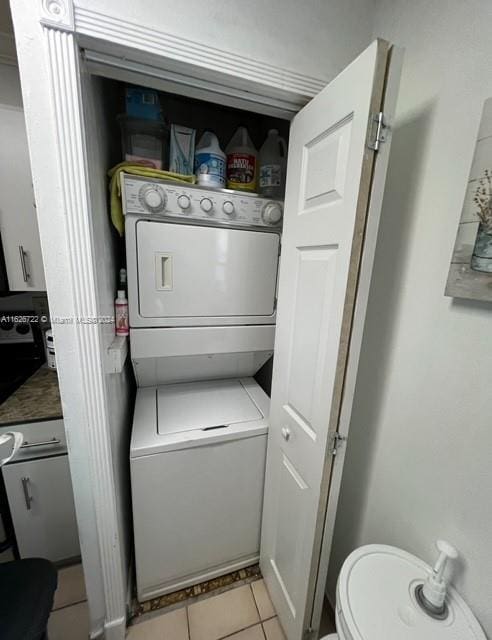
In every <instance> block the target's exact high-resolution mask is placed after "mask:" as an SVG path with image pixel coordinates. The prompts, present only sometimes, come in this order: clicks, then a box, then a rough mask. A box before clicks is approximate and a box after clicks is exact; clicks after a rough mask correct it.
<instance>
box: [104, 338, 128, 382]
mask: <svg viewBox="0 0 492 640" xmlns="http://www.w3.org/2000/svg"><path fill="white" fill-rule="evenodd" d="M127 355H128V336H115V337H114V338H113V342H112V343H111V344H110V345H109V347H108V357H107V367H106V371H107V373H121V372H122V371H123V367H124V366H125V361H126V357H127Z"/></svg>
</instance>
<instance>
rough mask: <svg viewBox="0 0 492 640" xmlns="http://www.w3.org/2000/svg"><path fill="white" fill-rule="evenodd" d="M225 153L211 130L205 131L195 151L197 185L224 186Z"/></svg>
mask: <svg viewBox="0 0 492 640" xmlns="http://www.w3.org/2000/svg"><path fill="white" fill-rule="evenodd" d="M225 168H226V155H225V153H224V152H223V151H222V149H221V148H220V144H219V140H218V139H217V136H216V135H215V133H213V132H212V131H205V133H204V134H203V135H202V137H201V138H200V141H199V143H198V144H197V147H196V152H195V174H196V178H197V182H198V184H199V185H202V186H204V187H218V188H219V189H221V188H223V187H225V183H226V171H225Z"/></svg>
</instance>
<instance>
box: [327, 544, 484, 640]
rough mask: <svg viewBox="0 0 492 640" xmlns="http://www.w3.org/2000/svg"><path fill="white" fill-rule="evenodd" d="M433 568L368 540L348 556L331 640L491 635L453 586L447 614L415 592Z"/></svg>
mask: <svg viewBox="0 0 492 640" xmlns="http://www.w3.org/2000/svg"><path fill="white" fill-rule="evenodd" d="M431 574H432V568H431V567H430V566H429V565H428V564H426V563H425V562H423V561H422V560H420V559H419V558H417V557H416V556H413V555H411V554H410V553H407V552H405V551H402V550H401V549H398V548H396V547H390V546H386V545H368V546H365V547H361V548H359V549H356V550H355V551H354V552H353V553H351V554H350V556H348V558H347V559H346V560H345V562H344V564H343V567H342V570H341V572H340V576H339V578H338V583H337V605H336V624H337V634H331V635H329V636H325V638H326V640H328V639H329V638H331V639H332V640H335V639H336V638H338V639H339V640H388V639H390V638H391V640H409V639H412V640H413V639H415V640H486V636H485V634H484V632H483V630H482V628H481V627H480V624H479V622H478V621H477V619H476V618H475V616H474V615H473V613H472V611H471V610H470V608H469V607H468V605H467V604H466V603H465V601H464V600H463V598H462V597H461V596H460V595H459V594H458V592H457V591H456V589H454V588H453V587H451V586H449V588H448V592H447V596H446V613H445V614H443V615H444V617H443V619H437V618H435V617H432V616H431V615H429V614H428V613H427V612H425V611H424V610H423V608H422V607H421V605H420V604H419V602H418V600H417V597H416V595H415V590H416V589H417V587H419V586H420V585H422V584H423V583H424V582H425V580H426V579H427V578H428V576H429V575H431Z"/></svg>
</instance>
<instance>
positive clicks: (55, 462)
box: [2, 455, 80, 562]
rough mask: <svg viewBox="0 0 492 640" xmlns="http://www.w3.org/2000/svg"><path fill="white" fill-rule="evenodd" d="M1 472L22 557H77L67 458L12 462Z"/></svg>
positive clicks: (77, 546) (55, 559) (75, 526)
mask: <svg viewBox="0 0 492 640" xmlns="http://www.w3.org/2000/svg"><path fill="white" fill-rule="evenodd" d="M2 472H3V477H4V480H5V488H6V491H7V496H8V501H9V506H10V513H11V516H12V521H13V524H14V529H15V536H16V539H17V546H18V548H19V553H20V556H21V558H28V557H33V556H34V557H41V558H47V559H48V560H52V561H54V562H59V561H62V560H67V559H69V558H74V557H76V556H79V555H80V547H79V538H78V530H77V523H76V520H75V508H74V501H73V493H72V482H71V479H70V470H69V467H68V456H67V455H61V456H54V457H48V458H38V459H37V460H29V461H27V462H17V463H11V464H7V465H5V466H4V467H3V469H2Z"/></svg>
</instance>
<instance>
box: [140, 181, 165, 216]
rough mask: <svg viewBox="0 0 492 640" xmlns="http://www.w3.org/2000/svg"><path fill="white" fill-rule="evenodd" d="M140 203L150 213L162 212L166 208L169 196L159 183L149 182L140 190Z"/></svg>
mask: <svg viewBox="0 0 492 640" xmlns="http://www.w3.org/2000/svg"><path fill="white" fill-rule="evenodd" d="M138 199H139V201H140V204H141V205H142V206H143V207H144V209H147V211H150V213H161V212H162V211H164V210H165V209H166V201H167V197H166V194H165V193H164V191H163V190H162V188H161V187H160V186H159V185H157V184H147V185H144V186H143V187H141V188H140V191H139V192H138Z"/></svg>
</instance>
